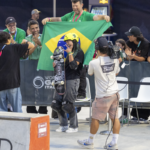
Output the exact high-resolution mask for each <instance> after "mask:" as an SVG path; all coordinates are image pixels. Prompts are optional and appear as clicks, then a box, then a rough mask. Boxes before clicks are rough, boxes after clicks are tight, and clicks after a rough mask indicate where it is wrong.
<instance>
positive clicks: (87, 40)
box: [37, 20, 112, 71]
mask: <svg viewBox="0 0 150 150" xmlns="http://www.w3.org/2000/svg"><path fill="white" fill-rule="evenodd" d="M110 26H112V24H111V23H110V22H108V23H107V22H106V21H105V20H102V21H87V22H50V23H47V24H46V25H45V26H44V29H43V33H42V50H41V54H40V58H39V62H38V67H37V69H38V70H50V71H53V70H54V68H53V60H52V59H50V56H52V55H53V53H54V50H55V49H56V48H57V46H58V42H61V41H63V39H62V38H63V36H65V35H66V34H67V33H76V34H77V35H78V36H79V38H80V46H81V49H82V50H83V52H84V54H85V59H84V64H85V65H88V64H89V62H90V61H91V60H92V58H93V55H94V52H95V47H94V40H95V39H97V38H98V37H100V36H102V34H103V33H104V32H105V31H106V30H107V29H108V28H109V27H110Z"/></svg>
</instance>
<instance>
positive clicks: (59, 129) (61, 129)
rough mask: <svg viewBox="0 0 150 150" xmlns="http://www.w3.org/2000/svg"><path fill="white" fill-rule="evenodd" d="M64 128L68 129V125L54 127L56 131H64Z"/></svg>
mask: <svg viewBox="0 0 150 150" xmlns="http://www.w3.org/2000/svg"><path fill="white" fill-rule="evenodd" d="M66 130H68V126H60V127H59V128H58V129H56V132H66Z"/></svg>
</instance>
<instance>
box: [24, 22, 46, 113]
mask: <svg viewBox="0 0 150 150" xmlns="http://www.w3.org/2000/svg"><path fill="white" fill-rule="evenodd" d="M28 27H29V30H30V33H31V35H29V36H27V37H26V38H25V39H26V40H27V41H29V42H31V43H33V44H34V52H33V53H32V54H31V55H30V56H29V59H30V60H38V59H39V57H40V53H41V49H42V45H41V37H42V35H41V34H39V33H40V28H39V23H38V22H37V21H36V20H31V21H29V23H28ZM27 113H35V114H36V113H40V114H47V107H43V106H40V107H39V110H38V111H37V110H36V107H35V106H27Z"/></svg>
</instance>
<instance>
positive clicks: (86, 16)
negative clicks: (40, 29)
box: [42, 0, 110, 99]
mask: <svg viewBox="0 0 150 150" xmlns="http://www.w3.org/2000/svg"><path fill="white" fill-rule="evenodd" d="M71 2H72V9H73V11H72V12H70V13H68V14H66V15H64V16H62V17H52V18H50V17H47V18H45V19H43V20H42V23H43V25H45V24H46V23H47V22H61V21H62V22H64V21H67V22H83V21H98V20H106V21H107V22H109V21H110V17H109V16H106V15H95V14H92V13H89V12H86V11H84V10H83V0H71ZM91 51H94V44H93V47H91ZM86 70H87V67H86V66H84V67H83V69H82V72H81V76H80V86H79V90H78V99H84V98H85V97H86V91H85V88H86Z"/></svg>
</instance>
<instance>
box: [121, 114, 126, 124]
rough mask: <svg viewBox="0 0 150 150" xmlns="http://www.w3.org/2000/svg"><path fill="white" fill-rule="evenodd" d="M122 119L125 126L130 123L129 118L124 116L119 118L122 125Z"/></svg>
mask: <svg viewBox="0 0 150 150" xmlns="http://www.w3.org/2000/svg"><path fill="white" fill-rule="evenodd" d="M122 119H123V124H126V123H128V117H127V116H125V115H122V116H121V117H120V118H119V121H120V123H122Z"/></svg>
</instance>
